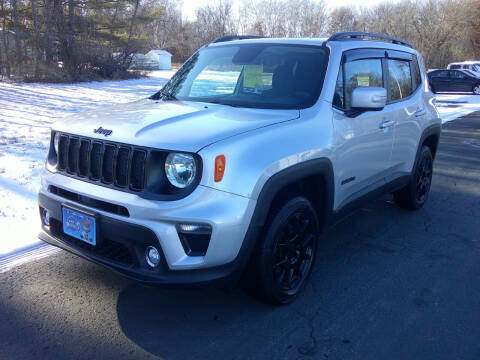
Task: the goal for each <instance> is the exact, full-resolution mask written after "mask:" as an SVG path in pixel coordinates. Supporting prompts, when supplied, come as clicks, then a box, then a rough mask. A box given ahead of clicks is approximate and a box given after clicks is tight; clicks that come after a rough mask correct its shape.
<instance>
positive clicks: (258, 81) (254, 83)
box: [243, 65, 263, 93]
mask: <svg viewBox="0 0 480 360" xmlns="http://www.w3.org/2000/svg"><path fill="white" fill-rule="evenodd" d="M243 90H244V91H246V92H255V93H258V92H261V91H262V90H263V65H245V67H244V68H243Z"/></svg>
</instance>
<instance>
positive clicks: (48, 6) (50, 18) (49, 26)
mask: <svg viewBox="0 0 480 360" xmlns="http://www.w3.org/2000/svg"><path fill="white" fill-rule="evenodd" d="M45 18H46V19H45V22H46V26H45V27H46V29H45V36H44V40H45V44H44V47H45V62H46V65H47V67H50V66H51V65H52V63H53V56H54V45H53V34H52V30H53V26H54V23H55V22H54V18H55V15H54V13H53V0H45Z"/></svg>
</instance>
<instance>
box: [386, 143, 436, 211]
mask: <svg viewBox="0 0 480 360" xmlns="http://www.w3.org/2000/svg"><path fill="white" fill-rule="evenodd" d="M432 174H433V156H432V151H431V150H430V148H429V147H428V146H423V147H422V149H421V150H420V156H419V158H418V161H417V163H416V165H415V168H414V170H413V174H412V177H411V179H410V181H409V183H408V184H407V186H405V187H404V188H403V189H401V190H399V191H397V192H395V193H394V194H393V197H394V199H395V202H396V203H397V205H398V206H400V207H401V208H404V209H408V210H418V209H420V208H421V207H422V206H423V204H425V202H426V201H427V199H428V194H429V192H430V186H431V184H432Z"/></svg>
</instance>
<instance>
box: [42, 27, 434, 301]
mask: <svg viewBox="0 0 480 360" xmlns="http://www.w3.org/2000/svg"><path fill="white" fill-rule="evenodd" d="M440 123H441V121H440V119H439V116H438V113H437V111H436V109H435V106H434V99H433V95H432V93H431V92H430V90H429V87H428V84H427V81H426V76H425V70H424V64H423V60H422V57H421V56H420V54H419V53H418V52H417V51H415V50H414V49H413V48H412V47H411V45H410V44H408V43H406V42H405V41H402V40H399V39H395V38H391V37H388V36H384V35H379V34H371V33H358V32H349V33H339V34H335V35H333V36H332V37H330V38H328V39H326V38H325V39H271V38H251V37H225V38H221V39H218V40H216V41H214V42H213V43H211V44H208V45H206V46H204V47H203V48H201V49H200V50H199V51H198V52H196V53H195V54H194V55H193V56H192V57H191V58H189V59H188V60H187V61H186V62H185V64H184V65H183V66H182V67H181V68H180V69H179V70H178V71H177V72H176V73H175V75H174V76H173V77H172V78H171V79H170V81H169V82H168V83H167V84H166V85H165V86H164V87H163V88H162V89H161V90H160V91H159V92H158V93H156V94H155V95H153V96H152V97H150V98H148V99H144V100H141V101H136V102H134V103H131V104H126V105H117V106H113V107H110V108H103V109H99V110H96V111H90V112H85V113H83V114H79V115H74V116H70V117H69V118H67V119H65V120H64V121H60V122H58V123H56V124H55V125H54V126H53V129H52V134H51V144H50V150H49V153H48V158H47V161H46V167H45V170H44V171H43V172H42V187H41V190H40V194H39V207H40V217H41V220H42V231H41V233H40V235H39V236H40V239H42V240H44V241H46V242H48V243H50V244H53V245H56V246H58V247H61V248H63V249H65V250H68V251H70V252H72V253H74V254H77V255H79V256H81V257H83V258H85V259H88V260H91V261H93V262H95V263H98V264H102V265H104V266H106V267H109V268H111V269H114V270H116V271H118V272H120V273H121V274H123V275H125V276H127V277H129V278H132V279H135V280H138V281H140V282H143V283H147V284H150V285H194V284H210V283H217V284H220V285H221V286H225V285H226V284H231V283H235V282H237V280H240V279H245V278H246V279H250V281H245V283H249V284H251V288H250V290H252V291H254V292H255V293H256V294H258V295H259V296H261V297H262V298H263V299H266V300H267V301H269V302H271V303H275V304H285V303H288V302H290V301H292V300H293V299H294V298H295V297H296V296H297V295H298V294H299V293H300V292H301V290H302V288H304V286H305V283H306V280H307V278H308V276H309V274H310V273H311V271H312V267H313V265H314V262H315V258H316V250H317V243H318V241H319V236H320V234H321V231H322V230H323V229H325V227H326V226H328V225H329V224H331V223H333V222H335V221H336V220H338V219H339V218H341V217H342V216H343V215H345V214H346V213H348V212H350V211H352V210H353V209H355V208H356V207H358V206H359V205H360V204H362V203H363V201H364V200H366V199H370V198H371V197H372V196H379V195H382V194H385V193H393V196H394V199H395V201H396V203H397V204H398V205H399V206H401V207H402V208H405V209H411V210H415V209H419V208H420V207H422V206H423V205H424V203H425V201H426V200H427V197H428V194H429V189H430V184H431V180H432V166H433V160H434V158H435V152H436V150H437V144H438V141H439V136H440ZM252 284H253V285H252Z"/></svg>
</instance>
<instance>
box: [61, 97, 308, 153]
mask: <svg viewBox="0 0 480 360" xmlns="http://www.w3.org/2000/svg"><path fill="white" fill-rule="evenodd" d="M298 117H299V111H298V110H268V109H249V108H234V107H231V106H227V105H217V104H207V103H198V102H182V101H154V100H149V99H144V100H140V101H136V102H133V103H129V104H119V105H115V106H110V107H106V108H100V109H97V110H92V111H87V112H83V113H79V114H75V115H73V116H70V117H68V118H65V119H63V120H61V121H58V122H57V123H55V124H54V126H53V129H54V130H57V131H63V132H67V133H70V134H76V135H81V136H86V137H90V138H98V139H103V140H105V139H108V140H111V141H115V142H121V143H126V144H133V145H140V146H148V147H153V148H158V149H167V150H179V151H188V152H197V151H199V150H200V149H202V148H203V147H205V146H207V145H210V144H212V143H215V142H217V141H220V140H223V139H226V138H228V137H232V136H235V135H238V134H241V133H244V132H247V131H252V130H255V129H258V128H261V127H264V126H268V125H272V124H276V123H278V122H282V121H287V120H292V119H296V118H298ZM100 127H101V128H102V129H100V131H98V129H99V128H100ZM94 130H97V131H96V132H94ZM109 131H111V134H109ZM105 135H108V136H105Z"/></svg>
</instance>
